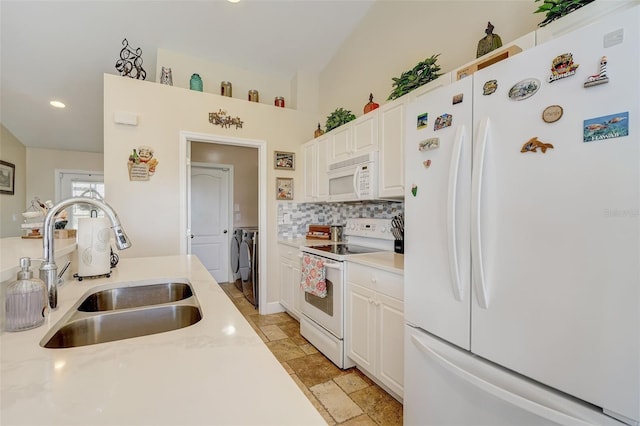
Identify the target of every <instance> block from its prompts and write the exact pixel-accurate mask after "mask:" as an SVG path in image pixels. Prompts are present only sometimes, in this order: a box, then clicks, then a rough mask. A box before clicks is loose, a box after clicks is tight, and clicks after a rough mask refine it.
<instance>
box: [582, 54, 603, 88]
mask: <svg viewBox="0 0 640 426" xmlns="http://www.w3.org/2000/svg"><path fill="white" fill-rule="evenodd" d="M608 82H609V77H607V57H606V56H603V57H602V58H601V59H600V72H599V73H598V74H594V75H592V76H589V77H588V78H587V81H585V82H584V87H591V86H597V85H599V84H604V83H608Z"/></svg>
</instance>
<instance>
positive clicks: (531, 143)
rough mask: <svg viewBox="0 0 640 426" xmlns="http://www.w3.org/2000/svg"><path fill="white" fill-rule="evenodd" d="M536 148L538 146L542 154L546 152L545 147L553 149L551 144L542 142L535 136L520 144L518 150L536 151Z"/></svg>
mask: <svg viewBox="0 0 640 426" xmlns="http://www.w3.org/2000/svg"><path fill="white" fill-rule="evenodd" d="M538 148H540V151H542V153H543V154H544V153H546V152H547V149H553V145H551V144H550V143H544V142H542V141H541V140H539V139H538V137H537V136H536V137H535V138H531V139H529V140H528V141H526V142H525V143H524V145H522V149H521V150H520V152H538Z"/></svg>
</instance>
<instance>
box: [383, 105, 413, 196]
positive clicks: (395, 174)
mask: <svg viewBox="0 0 640 426" xmlns="http://www.w3.org/2000/svg"><path fill="white" fill-rule="evenodd" d="M406 102H407V99H406V96H405V97H403V98H401V99H397V100H395V101H393V102H389V103H387V104H385V105H383V106H382V107H380V108H379V109H380V115H379V135H380V140H379V144H380V155H379V156H378V159H379V160H378V161H379V167H380V168H379V170H378V181H379V188H378V194H379V196H380V197H381V198H404V143H405V142H404V134H405V133H404V128H405V110H406Z"/></svg>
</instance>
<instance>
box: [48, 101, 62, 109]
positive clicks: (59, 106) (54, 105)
mask: <svg viewBox="0 0 640 426" xmlns="http://www.w3.org/2000/svg"><path fill="white" fill-rule="evenodd" d="M49 104H51V106H52V107H56V108H64V107H66V105H65V104H63V103H62V102H60V101H51V102H49Z"/></svg>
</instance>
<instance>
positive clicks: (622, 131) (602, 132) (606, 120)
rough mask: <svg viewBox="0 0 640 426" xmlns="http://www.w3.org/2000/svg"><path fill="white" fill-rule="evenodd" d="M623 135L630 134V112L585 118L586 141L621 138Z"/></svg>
mask: <svg viewBox="0 0 640 426" xmlns="http://www.w3.org/2000/svg"><path fill="white" fill-rule="evenodd" d="M623 136H629V112H620V113H617V114H611V115H605V116H602V117H596V118H590V119H588V120H584V126H583V141H584V142H593V141H601V140H603V139H613V138H621V137H623Z"/></svg>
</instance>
